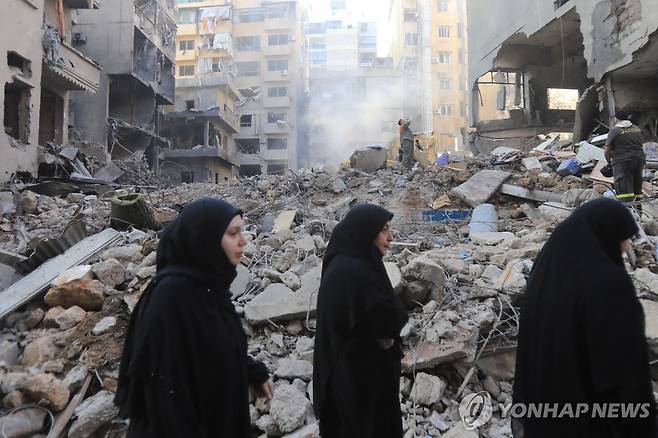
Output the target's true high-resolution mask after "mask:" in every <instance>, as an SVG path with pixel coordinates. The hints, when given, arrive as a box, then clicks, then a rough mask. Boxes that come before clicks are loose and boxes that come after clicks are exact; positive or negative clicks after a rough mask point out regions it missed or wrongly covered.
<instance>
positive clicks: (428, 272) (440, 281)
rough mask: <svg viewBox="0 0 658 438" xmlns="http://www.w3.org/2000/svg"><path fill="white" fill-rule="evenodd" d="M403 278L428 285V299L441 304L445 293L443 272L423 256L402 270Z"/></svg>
mask: <svg viewBox="0 0 658 438" xmlns="http://www.w3.org/2000/svg"><path fill="white" fill-rule="evenodd" d="M402 273H403V274H404V276H405V277H407V278H409V279H411V280H419V281H424V282H428V283H430V284H431V285H432V286H431V290H430V294H429V295H430V296H429V299H431V300H434V301H437V302H441V301H442V300H443V294H444V293H445V271H444V270H443V268H442V267H441V266H439V265H438V264H436V263H434V261H432V260H431V259H429V258H428V257H425V256H419V257H416V258H414V259H413V260H411V261H410V262H409V264H408V265H407V266H405V267H404V268H403V269H402Z"/></svg>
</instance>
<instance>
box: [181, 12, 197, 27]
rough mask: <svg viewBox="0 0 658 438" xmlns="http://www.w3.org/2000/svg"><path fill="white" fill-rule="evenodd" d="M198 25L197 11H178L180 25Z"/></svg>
mask: <svg viewBox="0 0 658 438" xmlns="http://www.w3.org/2000/svg"><path fill="white" fill-rule="evenodd" d="M194 23H196V9H182V10H180V11H178V24H194Z"/></svg>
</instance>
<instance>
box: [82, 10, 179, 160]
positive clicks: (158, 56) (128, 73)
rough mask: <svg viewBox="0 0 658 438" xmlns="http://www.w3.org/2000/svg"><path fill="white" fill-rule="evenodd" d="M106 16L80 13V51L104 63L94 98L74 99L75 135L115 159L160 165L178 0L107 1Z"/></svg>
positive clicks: (171, 83) (165, 144)
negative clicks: (163, 122) (98, 146)
mask: <svg viewBox="0 0 658 438" xmlns="http://www.w3.org/2000/svg"><path fill="white" fill-rule="evenodd" d="M105 2H106V3H107V4H105V5H104V7H103V13H102V14H94V13H92V12H91V11H81V12H80V14H79V18H78V20H77V23H76V24H75V26H74V32H75V33H76V35H77V39H78V41H79V43H78V44H79V50H80V51H81V52H83V53H85V54H86V55H87V56H89V57H91V58H93V59H95V60H96V61H97V62H98V63H99V64H101V65H102V67H103V70H102V73H101V78H100V86H99V90H98V93H97V95H96V96H88V95H82V94H78V95H76V96H74V98H73V102H72V105H71V106H72V108H71V110H72V111H71V112H72V117H73V118H74V120H73V122H74V125H75V128H76V135H78V136H79V137H80V138H81V139H83V140H87V141H89V142H92V143H95V144H100V145H102V146H103V147H105V148H106V150H107V152H108V154H109V156H111V158H112V160H114V161H116V162H139V161H142V160H145V161H147V162H148V164H149V165H150V166H151V167H156V166H157V165H158V156H159V155H160V151H161V150H162V149H166V148H169V147H170V141H169V140H168V139H166V138H164V137H163V136H161V135H160V126H161V123H162V120H163V118H164V115H163V109H162V108H163V106H164V105H172V104H173V103H174V89H175V77H174V66H175V51H174V47H175V42H176V21H175V12H174V8H175V3H174V0H105Z"/></svg>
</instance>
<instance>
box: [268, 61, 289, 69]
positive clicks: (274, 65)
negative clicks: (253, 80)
mask: <svg viewBox="0 0 658 438" xmlns="http://www.w3.org/2000/svg"><path fill="white" fill-rule="evenodd" d="M287 70H288V60H287V59H272V60H270V61H267V71H287Z"/></svg>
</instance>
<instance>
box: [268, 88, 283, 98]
mask: <svg viewBox="0 0 658 438" xmlns="http://www.w3.org/2000/svg"><path fill="white" fill-rule="evenodd" d="M287 95H288V87H271V88H268V89H267V97H285V96H287Z"/></svg>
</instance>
